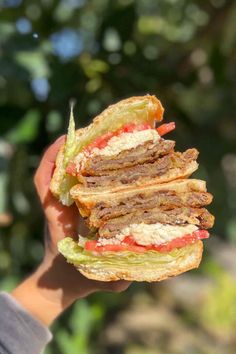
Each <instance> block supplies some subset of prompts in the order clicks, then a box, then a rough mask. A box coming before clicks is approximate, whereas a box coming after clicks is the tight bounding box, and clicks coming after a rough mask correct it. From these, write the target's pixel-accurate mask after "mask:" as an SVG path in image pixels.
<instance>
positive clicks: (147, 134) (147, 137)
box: [74, 129, 160, 171]
mask: <svg viewBox="0 0 236 354" xmlns="http://www.w3.org/2000/svg"><path fill="white" fill-rule="evenodd" d="M159 140H160V135H159V134H158V132H157V131H156V130H155V129H146V130H141V131H134V132H132V133H122V134H121V135H119V136H113V137H112V138H111V139H110V140H109V141H108V143H107V145H106V146H105V147H104V148H103V149H98V148H94V149H93V150H92V152H90V153H89V152H87V151H86V150H85V151H84V152H81V153H79V154H78V155H77V156H76V157H75V159H74V162H75V164H76V169H77V171H79V170H80V169H81V168H82V167H83V163H84V162H85V160H86V158H87V157H92V156H93V157H94V156H115V155H118V154H119V153H120V152H121V151H124V150H130V149H134V148H136V147H137V146H139V145H142V144H144V143H146V142H147V141H152V142H153V144H155V143H157V142H158V141H159Z"/></svg>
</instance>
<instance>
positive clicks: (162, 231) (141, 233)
mask: <svg viewBox="0 0 236 354" xmlns="http://www.w3.org/2000/svg"><path fill="white" fill-rule="evenodd" d="M196 230H198V227H197V226H195V225H190V224H188V225H184V226H179V225H164V224H160V223H156V224H150V225H148V224H144V223H141V224H131V225H130V226H127V227H125V228H124V229H122V230H121V232H120V233H119V234H118V235H116V237H112V238H109V239H105V238H102V237H100V238H99V240H98V241H99V243H101V244H102V245H106V244H119V243H120V242H122V241H123V239H124V238H125V236H127V235H132V237H133V238H134V240H135V241H136V242H137V243H138V244H139V245H143V246H147V245H161V244H163V243H166V242H170V241H172V240H174V239H175V238H179V237H182V236H185V235H187V234H191V233H192V232H194V231H196Z"/></svg>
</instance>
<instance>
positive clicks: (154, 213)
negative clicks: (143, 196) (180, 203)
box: [98, 207, 214, 238]
mask: <svg viewBox="0 0 236 354" xmlns="http://www.w3.org/2000/svg"><path fill="white" fill-rule="evenodd" d="M157 222H159V223H162V224H170V225H185V224H193V225H197V226H199V227H201V228H204V229H208V228H210V227H212V226H213V223H214V216H213V215H211V214H210V213H209V212H208V211H207V210H206V209H205V208H200V209H195V208H186V207H182V208H175V209H172V210H163V209H160V208H153V209H149V210H143V211H137V212H135V213H131V214H127V215H125V216H121V217H118V218H115V219H111V220H109V221H107V222H106V223H105V224H104V225H103V226H102V227H100V228H99V231H98V232H99V236H100V237H105V238H110V237H114V236H116V235H117V234H119V232H120V231H121V230H122V229H124V228H125V227H127V226H129V225H131V224H141V223H145V224H155V223H157Z"/></svg>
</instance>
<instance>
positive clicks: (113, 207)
mask: <svg viewBox="0 0 236 354" xmlns="http://www.w3.org/2000/svg"><path fill="white" fill-rule="evenodd" d="M211 201H212V195H211V194H210V193H204V192H186V193H176V192H175V191H156V192H153V191H148V192H140V193H137V194H136V195H135V196H132V197H128V198H127V197H126V198H125V195H124V198H123V199H122V200H117V199H113V200H112V199H111V200H110V201H109V202H103V203H98V204H96V205H95V206H94V207H93V208H92V210H91V214H90V217H89V225H90V226H91V227H99V226H100V225H101V224H102V223H104V221H106V220H108V219H112V218H116V217H119V216H122V215H125V214H128V213H134V212H136V211H137V210H143V209H152V208H157V207H164V208H165V209H166V210H168V209H173V208H174V207H183V206H187V207H195V208H199V207H202V206H204V205H207V204H210V203H211Z"/></svg>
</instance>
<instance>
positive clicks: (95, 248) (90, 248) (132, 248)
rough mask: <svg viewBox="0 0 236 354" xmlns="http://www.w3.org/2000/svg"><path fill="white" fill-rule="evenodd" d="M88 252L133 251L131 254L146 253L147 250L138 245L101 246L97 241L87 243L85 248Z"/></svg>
mask: <svg viewBox="0 0 236 354" xmlns="http://www.w3.org/2000/svg"><path fill="white" fill-rule="evenodd" d="M84 248H85V250H86V251H95V252H120V251H131V252H145V251H146V248H145V247H143V246H138V245H134V246H132V245H128V244H122V243H121V244H119V245H105V246H101V245H99V244H98V242H97V241H95V240H94V241H87V242H86V243H85V246H84Z"/></svg>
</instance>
